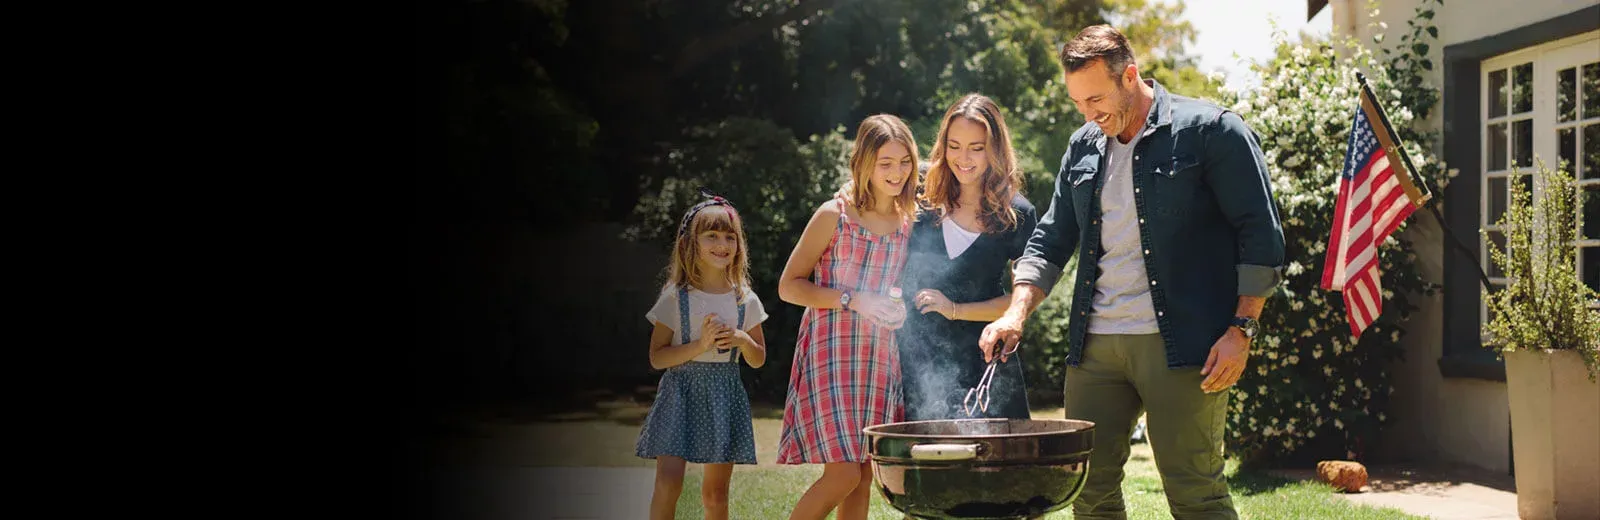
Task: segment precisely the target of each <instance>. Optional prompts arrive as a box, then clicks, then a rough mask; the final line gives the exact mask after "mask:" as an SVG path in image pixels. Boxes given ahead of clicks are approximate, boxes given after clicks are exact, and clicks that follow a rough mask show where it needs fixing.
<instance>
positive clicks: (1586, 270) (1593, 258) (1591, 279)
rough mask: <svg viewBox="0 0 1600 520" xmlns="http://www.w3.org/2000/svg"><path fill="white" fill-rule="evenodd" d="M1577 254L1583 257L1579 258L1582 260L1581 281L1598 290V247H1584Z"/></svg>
mask: <svg viewBox="0 0 1600 520" xmlns="http://www.w3.org/2000/svg"><path fill="white" fill-rule="evenodd" d="M1579 255H1581V256H1583V259H1581V260H1579V261H1580V262H1582V265H1581V267H1582V268H1583V272H1582V273H1581V275H1582V276H1583V283H1584V284H1586V285H1588V286H1589V287H1591V288H1593V289H1594V290H1596V291H1600V247H1596V246H1589V247H1585V248H1583V251H1582V252H1580V253H1579Z"/></svg>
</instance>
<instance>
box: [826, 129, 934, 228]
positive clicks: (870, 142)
mask: <svg viewBox="0 0 1600 520" xmlns="http://www.w3.org/2000/svg"><path fill="white" fill-rule="evenodd" d="M890 142H895V143H900V145H901V146H904V147H906V151H908V152H911V174H910V175H907V176H906V181H905V182H906V184H905V187H904V188H901V190H900V194H899V195H897V196H895V198H894V212H895V213H896V214H898V215H899V216H900V218H901V220H911V219H914V218H916V215H917V163H918V162H919V161H921V160H922V159H921V156H919V155H917V141H916V139H913V138H912V137H911V127H909V126H906V122H905V121H902V120H901V119H900V118H899V117H895V116H893V115H889V114H876V115H873V116H869V117H867V118H866V119H864V120H862V121H861V126H860V127H859V128H857V129H856V144H855V151H854V152H853V153H851V155H850V181H849V182H846V183H845V184H844V186H842V187H840V188H839V194H840V195H843V196H844V197H845V200H846V201H848V202H849V203H850V205H851V206H854V207H855V208H856V211H857V212H865V211H867V210H868V209H871V207H872V199H873V196H872V169H873V168H874V165H873V163H875V162H877V161H878V148H882V147H883V145H886V144H889V143H890Z"/></svg>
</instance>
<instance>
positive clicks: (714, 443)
mask: <svg viewBox="0 0 1600 520" xmlns="http://www.w3.org/2000/svg"><path fill="white" fill-rule="evenodd" d="M635 454H637V455H638V456H640V457H644V458H647V459H653V458H656V457H659V456H662V455H672V456H675V457H683V459H684V460H687V461H689V462H693V463H697V464H722V463H730V462H731V463H734V464H755V463H756V441H755V433H754V432H753V431H752V430H751V426H750V396H749V395H747V394H745V391H744V384H743V383H741V382H740V381H739V365H738V363H737V362H732V363H727V362H724V363H702V362H696V361H691V362H688V363H684V364H682V365H678V366H675V367H672V368H669V369H667V372H666V373H665V374H662V375H661V384H660V386H659V387H658V388H657V390H656V401H655V403H654V404H652V405H650V415H649V416H648V417H645V420H644V429H643V430H642V431H640V432H639V441H638V443H637V445H636V446H635Z"/></svg>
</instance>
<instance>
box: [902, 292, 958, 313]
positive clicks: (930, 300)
mask: <svg viewBox="0 0 1600 520" xmlns="http://www.w3.org/2000/svg"><path fill="white" fill-rule="evenodd" d="M912 302H914V303H916V304H917V310H918V311H920V312H922V313H923V314H927V313H930V312H937V313H939V315H941V316H944V319H947V320H954V319H956V304H955V302H952V301H950V298H949V297H946V296H945V295H944V293H942V292H939V290H938V289H923V290H920V291H917V296H916V297H915V299H913V300H912Z"/></svg>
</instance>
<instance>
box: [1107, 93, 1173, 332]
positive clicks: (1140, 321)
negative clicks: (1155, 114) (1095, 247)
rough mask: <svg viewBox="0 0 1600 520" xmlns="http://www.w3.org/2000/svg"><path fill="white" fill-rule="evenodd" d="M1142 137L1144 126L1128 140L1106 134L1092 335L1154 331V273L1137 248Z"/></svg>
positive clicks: (1157, 330) (1158, 329) (1142, 253)
mask: <svg viewBox="0 0 1600 520" xmlns="http://www.w3.org/2000/svg"><path fill="white" fill-rule="evenodd" d="M1142 137H1144V128H1143V125H1140V128H1139V131H1138V132H1135V133H1134V138H1133V140H1131V141H1128V144H1122V143H1119V142H1117V137H1116V136H1109V137H1107V138H1106V151H1107V152H1109V155H1110V156H1109V157H1108V158H1107V159H1106V167H1105V171H1104V172H1103V173H1104V174H1105V175H1106V176H1107V177H1106V179H1105V181H1104V182H1105V185H1104V188H1103V189H1102V190H1101V191H1100V220H1101V221H1103V223H1104V225H1103V226H1101V227H1100V246H1101V247H1102V248H1104V249H1105V255H1104V256H1101V257H1100V279H1099V280H1097V281H1096V282H1095V286H1094V311H1093V312H1091V313H1089V333H1090V334H1155V333H1157V332H1161V328H1160V326H1159V325H1157V324H1156V309H1155V303H1154V302H1152V301H1151V300H1150V277H1149V276H1148V275H1147V274H1146V273H1145V270H1144V252H1143V251H1141V250H1140V249H1139V247H1140V246H1139V244H1140V240H1139V210H1138V207H1137V206H1135V204H1134V201H1133V148H1134V146H1135V145H1137V144H1139V139H1140V138H1142Z"/></svg>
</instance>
